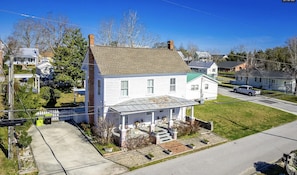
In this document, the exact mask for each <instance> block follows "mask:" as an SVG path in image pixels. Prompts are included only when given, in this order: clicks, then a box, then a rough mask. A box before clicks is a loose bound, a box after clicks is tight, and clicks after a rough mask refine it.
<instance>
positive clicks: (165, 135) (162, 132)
mask: <svg viewBox="0 0 297 175" xmlns="http://www.w3.org/2000/svg"><path fill="white" fill-rule="evenodd" d="M157 135H158V136H159V137H160V143H164V142H168V141H171V140H172V137H171V135H170V133H169V132H168V130H166V129H161V128H160V129H159V130H158V132H157Z"/></svg>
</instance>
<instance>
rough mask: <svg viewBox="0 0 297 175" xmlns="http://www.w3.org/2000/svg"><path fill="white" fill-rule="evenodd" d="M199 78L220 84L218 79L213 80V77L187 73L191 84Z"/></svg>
mask: <svg viewBox="0 0 297 175" xmlns="http://www.w3.org/2000/svg"><path fill="white" fill-rule="evenodd" d="M199 77H205V78H207V79H209V80H211V81H214V82H216V83H220V82H219V81H218V80H216V79H213V78H212V77H210V76H208V75H205V74H202V73H197V72H190V73H187V83H189V82H190V81H192V80H194V79H196V78H199Z"/></svg>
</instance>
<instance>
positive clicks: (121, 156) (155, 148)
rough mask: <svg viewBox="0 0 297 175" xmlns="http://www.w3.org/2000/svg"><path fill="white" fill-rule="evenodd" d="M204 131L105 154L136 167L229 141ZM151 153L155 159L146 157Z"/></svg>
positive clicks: (121, 162) (114, 160) (114, 159)
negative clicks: (183, 137)
mask: <svg viewBox="0 0 297 175" xmlns="http://www.w3.org/2000/svg"><path fill="white" fill-rule="evenodd" d="M202 131H204V132H202V134H201V135H200V136H199V137H195V138H188V139H178V140H174V141H170V142H165V143H162V144H160V145H153V144H152V145H150V146H147V147H144V148H141V149H136V150H131V151H122V152H117V153H112V154H110V155H105V157H106V158H107V159H109V160H111V161H113V162H115V163H118V164H120V165H123V166H125V167H128V168H135V167H138V166H142V165H145V164H148V163H152V162H154V161H160V160H164V159H167V158H170V157H172V156H178V155H180V154H183V153H187V152H191V151H195V150H196V151H197V150H200V149H204V148H208V147H210V146H213V145H217V144H220V143H224V142H226V141H227V140H226V139H224V138H222V137H219V136H217V135H215V134H213V133H212V132H205V131H206V130H202ZM202 138H205V139H207V140H209V144H204V143H202V142H201V139H202ZM191 143H192V144H194V145H195V148H194V149H190V148H189V147H188V146H186V145H188V144H191ZM166 149H170V150H171V151H172V154H171V155H169V154H167V153H166V152H164V150H166ZM149 153H151V154H153V155H154V160H149V159H148V158H147V157H146V155H147V154H149Z"/></svg>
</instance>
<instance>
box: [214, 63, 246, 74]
mask: <svg viewBox="0 0 297 175" xmlns="http://www.w3.org/2000/svg"><path fill="white" fill-rule="evenodd" d="M246 66H247V65H246V63H245V62H239V61H223V62H219V63H218V70H219V72H237V71H240V70H242V69H246Z"/></svg>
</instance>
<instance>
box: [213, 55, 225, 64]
mask: <svg viewBox="0 0 297 175" xmlns="http://www.w3.org/2000/svg"><path fill="white" fill-rule="evenodd" d="M211 58H212V60H213V61H214V62H216V63H218V62H222V61H226V59H228V55H220V54H211Z"/></svg>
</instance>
